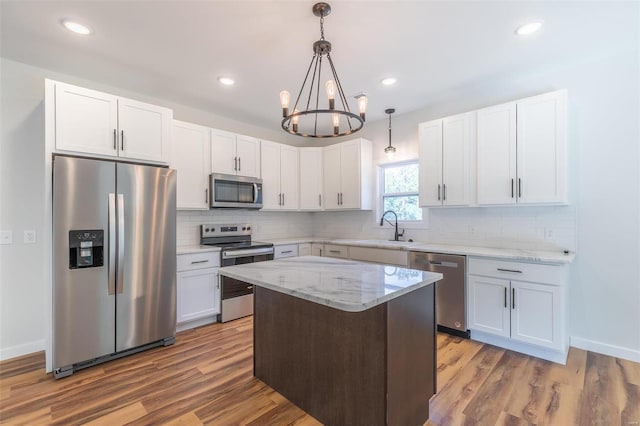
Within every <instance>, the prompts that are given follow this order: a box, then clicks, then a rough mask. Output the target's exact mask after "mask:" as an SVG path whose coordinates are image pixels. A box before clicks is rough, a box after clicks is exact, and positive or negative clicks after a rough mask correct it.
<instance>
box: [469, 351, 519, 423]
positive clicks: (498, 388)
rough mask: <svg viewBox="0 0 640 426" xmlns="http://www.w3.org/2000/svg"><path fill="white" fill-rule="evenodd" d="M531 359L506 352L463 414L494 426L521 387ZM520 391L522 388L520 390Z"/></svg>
mask: <svg viewBox="0 0 640 426" xmlns="http://www.w3.org/2000/svg"><path fill="white" fill-rule="evenodd" d="M529 361H530V358H529V357H527V356H525V355H522V354H518V353H515V352H510V351H509V352H505V353H504V355H503V356H502V358H500V361H498V363H497V364H496V366H495V367H494V369H493V370H492V371H491V374H489V377H487V379H486V380H485V381H484V383H483V385H482V388H481V389H480V390H478V392H476V394H475V395H474V397H473V398H472V399H471V401H470V402H469V404H467V406H466V407H465V409H464V411H463V413H464V414H465V415H466V416H467V418H472V419H473V420H474V421H476V422H478V423H480V424H494V423H495V422H496V421H497V420H498V416H499V415H500V413H501V412H502V411H503V410H504V409H505V406H506V405H507V402H508V400H509V398H510V397H511V393H512V391H513V390H514V388H515V387H516V384H518V386H520V384H519V380H520V378H521V377H522V371H523V368H524V367H525V366H526V365H527V363H528V362H529ZM519 390H520V391H522V390H521V388H519Z"/></svg>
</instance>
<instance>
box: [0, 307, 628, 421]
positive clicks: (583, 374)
mask: <svg viewBox="0 0 640 426" xmlns="http://www.w3.org/2000/svg"><path fill="white" fill-rule="evenodd" d="M252 330H253V322H252V318H251V317H249V318H244V319H241V320H237V321H233V322H230V323H227V324H212V325H209V326H205V327H201V328H198V329H195V330H189V331H185V332H182V333H178V335H177V336H176V344H175V345H173V346H170V347H167V348H156V349H152V350H150V351H147V352H143V353H140V354H136V355H133V356H130V357H126V358H121V359H119V360H116V361H113V362H110V363H106V364H102V365H100V366H96V367H91V368H88V369H86V370H82V371H79V372H77V373H75V374H74V375H73V376H71V377H68V378H65V379H61V380H54V379H53V377H52V375H51V374H45V373H44V354H43V353H38V354H34V355H28V356H25V357H21V358H16V359H13V360H8V361H4V362H2V363H0V423H1V424H11V425H14V424H24V425H37V424H60V425H68V424H91V425H119V424H134V425H145V424H149V425H151V424H169V425H200V424H213V425H237V424H242V425H318V424H319V423H318V422H317V421H316V420H315V419H313V418H312V417H310V416H309V415H307V414H306V413H304V412H303V411H302V410H300V409H299V408H298V407H296V406H295V405H293V404H292V403H290V402H289V401H287V400H286V399H285V398H283V397H282V396H281V395H279V394H278V393H277V392H274V391H273V390H271V389H270V388H269V387H268V386H266V385H265V384H263V383H262V382H260V381H259V380H257V379H255V378H254V377H253V375H252V371H253V370H252V369H253V362H252V339H253V333H252ZM462 424H473V425H475V424H477V425H494V424H500V425H526V424H547V425H563V426H564V425H581V426H582V425H639V424H640V364H638V363H634V362H630V361H625V360H621V359H617V358H612V357H608V356H604V355H599V354H596V353H591V352H585V351H582V350H578V349H571V352H570V353H569V360H568V363H567V365H566V366H561V365H558V364H554V363H551V362H547V361H542V360H539V359H537V358H533V357H529V356H526V355H521V354H518V353H515V352H511V351H507V350H504V349H500V348H496V347H493V346H489V345H483V344H480V343H476V342H472V341H469V340H465V339H460V338H458V337H453V336H448V335H445V334H440V335H438V393H437V394H436V395H435V396H434V397H433V399H432V400H431V420H429V421H428V422H427V425H429V426H432V425H462Z"/></svg>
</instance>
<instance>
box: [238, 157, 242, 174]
mask: <svg viewBox="0 0 640 426" xmlns="http://www.w3.org/2000/svg"><path fill="white" fill-rule="evenodd" d="M241 161H242V158H240V157H238V171H241V170H242V162H241Z"/></svg>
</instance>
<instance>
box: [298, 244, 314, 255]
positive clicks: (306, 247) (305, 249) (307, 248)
mask: <svg viewBox="0 0 640 426" xmlns="http://www.w3.org/2000/svg"><path fill="white" fill-rule="evenodd" d="M298 256H311V243H302V244H298Z"/></svg>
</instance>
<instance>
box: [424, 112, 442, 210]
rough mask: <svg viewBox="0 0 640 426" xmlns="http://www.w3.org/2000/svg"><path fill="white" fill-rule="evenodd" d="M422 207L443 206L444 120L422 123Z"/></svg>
mask: <svg viewBox="0 0 640 426" xmlns="http://www.w3.org/2000/svg"><path fill="white" fill-rule="evenodd" d="M419 138H420V145H419V151H420V161H419V163H420V205H421V206H425V207H429V206H440V205H442V120H434V121H429V122H427V123H421V124H420V126H419Z"/></svg>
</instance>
